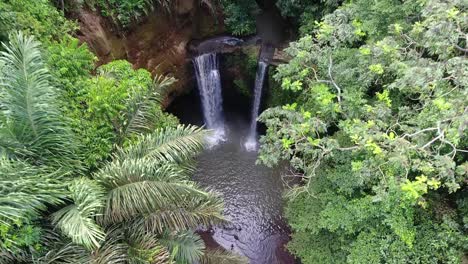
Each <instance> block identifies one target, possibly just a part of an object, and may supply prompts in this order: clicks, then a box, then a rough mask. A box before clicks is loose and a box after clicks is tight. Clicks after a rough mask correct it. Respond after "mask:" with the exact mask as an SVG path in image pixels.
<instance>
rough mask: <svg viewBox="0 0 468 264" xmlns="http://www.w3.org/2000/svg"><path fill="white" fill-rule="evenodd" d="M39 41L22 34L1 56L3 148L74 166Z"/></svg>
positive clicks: (68, 135)
mask: <svg viewBox="0 0 468 264" xmlns="http://www.w3.org/2000/svg"><path fill="white" fill-rule="evenodd" d="M39 45H40V44H39V42H37V41H35V40H34V38H33V37H26V36H24V35H23V34H22V33H21V32H19V33H17V34H14V35H11V36H10V42H9V44H8V45H5V44H3V47H4V49H5V50H6V51H4V52H1V53H0V64H2V65H3V67H2V68H1V72H0V88H1V89H0V105H1V109H0V110H1V111H2V112H3V115H4V120H3V122H2V124H1V125H0V127H2V129H1V130H0V132H1V134H0V138H2V140H1V141H0V143H1V145H0V149H2V151H0V152H4V153H8V154H9V155H14V156H17V157H20V158H26V159H29V160H31V161H32V162H35V163H39V164H48V165H51V166H54V167H70V166H71V165H70V164H75V163H76V162H75V159H74V149H75V147H74V145H73V144H72V141H73V140H72V134H71V132H70V130H69V128H68V127H67V126H66V125H65V124H64V122H63V120H62V115H61V113H60V111H59V107H58V104H57V98H56V94H58V93H57V91H56V90H55V89H54V87H52V86H51V85H50V83H49V80H50V78H51V77H50V74H49V73H48V71H47V68H46V66H45V64H44V62H43V60H42V57H41V53H40V49H39Z"/></svg>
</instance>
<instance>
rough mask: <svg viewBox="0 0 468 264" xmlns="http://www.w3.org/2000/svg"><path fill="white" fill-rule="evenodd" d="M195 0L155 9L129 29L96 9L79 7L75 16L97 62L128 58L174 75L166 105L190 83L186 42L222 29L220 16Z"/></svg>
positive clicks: (214, 33) (156, 71) (81, 33)
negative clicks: (165, 8) (115, 22)
mask: <svg viewBox="0 0 468 264" xmlns="http://www.w3.org/2000/svg"><path fill="white" fill-rule="evenodd" d="M213 12H217V11H216V10H212V9H211V7H208V6H204V5H200V4H199V1H197V0H179V1H177V4H176V5H175V8H174V10H173V11H172V12H171V13H168V12H167V11H163V10H155V11H154V12H153V13H151V14H150V15H149V16H148V17H147V18H146V19H145V20H144V21H141V22H140V23H139V24H136V25H133V26H132V27H131V28H129V29H128V30H125V31H123V30H119V29H117V28H116V27H115V25H113V24H112V23H111V22H110V21H108V20H107V19H106V18H104V17H102V16H101V15H99V14H98V13H97V12H96V11H91V10H86V9H82V10H80V11H78V12H77V14H76V17H77V19H78V22H79V25H80V31H79V38H80V39H81V40H82V41H84V42H86V43H88V45H89V47H90V48H91V49H92V50H93V51H94V52H95V54H96V55H97V56H98V58H99V64H104V63H107V62H109V61H111V60H115V59H127V60H128V61H130V62H131V63H132V64H133V65H134V66H135V68H145V69H147V70H149V71H150V72H151V73H153V74H154V75H155V74H165V75H169V76H173V77H175V78H176V79H177V80H178V82H177V83H176V84H174V86H173V87H172V89H171V90H170V91H169V93H168V96H167V99H166V101H165V104H166V105H167V104H169V103H170V101H171V100H172V98H174V97H175V96H177V95H180V94H182V93H183V92H184V91H186V90H187V87H190V84H191V83H192V79H193V76H192V72H193V70H192V69H191V62H190V57H189V54H188V52H187V44H188V43H189V42H190V41H191V40H193V39H202V38H206V37H209V36H214V35H216V34H219V33H221V32H223V31H224V28H223V24H222V19H220V17H222V16H220V15H218V14H213Z"/></svg>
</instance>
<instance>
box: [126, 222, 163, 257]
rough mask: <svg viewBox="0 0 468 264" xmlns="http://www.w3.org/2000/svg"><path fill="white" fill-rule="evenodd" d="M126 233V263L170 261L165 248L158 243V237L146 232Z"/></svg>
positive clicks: (132, 231)
mask: <svg viewBox="0 0 468 264" xmlns="http://www.w3.org/2000/svg"><path fill="white" fill-rule="evenodd" d="M130 231H131V233H129V234H128V239H127V243H128V263H129V264H147V263H158V264H163V263H168V264H169V263H171V260H170V255H169V252H168V251H167V248H166V247H164V246H163V245H161V244H160V242H159V239H158V238H156V237H155V236H154V235H151V234H148V233H141V232H134V231H135V230H130Z"/></svg>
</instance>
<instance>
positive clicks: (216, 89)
mask: <svg viewBox="0 0 468 264" xmlns="http://www.w3.org/2000/svg"><path fill="white" fill-rule="evenodd" d="M193 63H194V66H195V74H196V78H197V83H198V89H199V92H200V98H201V101H202V109H203V117H204V121H205V126H206V128H207V129H210V130H212V131H213V134H212V135H210V136H209V137H208V138H207V141H208V144H209V145H210V146H215V145H217V144H218V143H219V142H223V141H226V125H225V122H224V117H223V98H222V93H221V76H220V71H219V62H218V55H217V53H207V54H202V55H199V56H197V57H196V58H195V59H194V60H193ZM267 69H268V64H267V63H266V62H264V61H262V60H259V62H258V68H257V74H256V78H255V88H254V100H253V104H252V112H251V124H250V129H249V132H248V136H247V139H246V141H245V143H244V147H245V149H246V150H247V151H255V150H257V146H258V144H257V118H258V114H259V110H260V102H261V97H262V90H263V85H264V82H265V76H266V73H267Z"/></svg>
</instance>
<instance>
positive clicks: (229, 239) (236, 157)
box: [168, 81, 295, 264]
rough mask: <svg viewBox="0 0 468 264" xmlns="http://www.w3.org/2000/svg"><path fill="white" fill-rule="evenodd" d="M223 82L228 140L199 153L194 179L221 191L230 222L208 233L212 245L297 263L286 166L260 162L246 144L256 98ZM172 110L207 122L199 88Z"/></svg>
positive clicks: (190, 120)
mask: <svg viewBox="0 0 468 264" xmlns="http://www.w3.org/2000/svg"><path fill="white" fill-rule="evenodd" d="M225 83H226V84H224V83H223V87H228V88H223V100H224V108H225V109H224V111H225V118H226V124H227V133H228V134H227V136H228V137H227V139H228V140H227V141H226V142H224V143H221V144H220V145H218V146H215V147H213V148H211V149H208V150H206V151H205V152H203V153H202V154H201V155H200V156H199V157H198V160H197V161H198V163H197V171H196V173H195V175H194V176H193V179H194V180H195V181H197V182H198V183H199V184H200V185H202V186H204V187H207V188H209V189H213V190H215V191H217V192H219V193H221V194H222V196H223V198H224V203H225V211H224V214H225V216H226V218H227V219H228V220H230V223H228V224H225V225H222V226H216V227H213V228H212V229H211V230H210V231H209V232H206V233H203V237H204V239H205V240H206V241H208V245H211V246H214V245H216V244H218V245H220V246H222V247H224V248H225V249H226V250H232V251H235V252H237V253H240V254H242V255H245V256H246V257H248V258H249V260H250V263H251V264H290V263H291V264H292V263H295V261H294V259H293V258H292V257H291V256H290V255H289V254H288V253H287V252H286V250H285V249H284V248H285V244H286V243H287V242H288V240H289V233H290V231H289V229H288V227H287V225H286V223H285V220H284V219H283V217H282V215H283V205H284V202H283V200H282V192H283V189H284V188H283V182H282V179H281V172H282V170H281V169H279V168H277V169H270V168H267V167H265V166H261V165H255V161H256V159H257V153H256V152H247V151H245V149H244V147H243V143H244V141H245V138H246V137H247V136H248V131H249V121H250V120H249V115H250V107H251V102H250V100H249V99H248V98H244V97H242V96H240V95H239V94H237V93H236V92H235V89H230V88H229V82H227V81H226V82H225ZM168 111H169V112H171V113H173V114H175V115H176V116H178V117H179V119H180V120H181V122H182V123H186V124H195V125H202V123H203V117H202V113H201V105H200V98H199V96H198V90H197V89H196V88H195V89H193V90H192V92H191V93H190V94H188V95H186V96H183V97H180V98H178V99H177V100H176V101H174V103H173V104H172V105H171V107H170V108H169V109H168Z"/></svg>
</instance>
